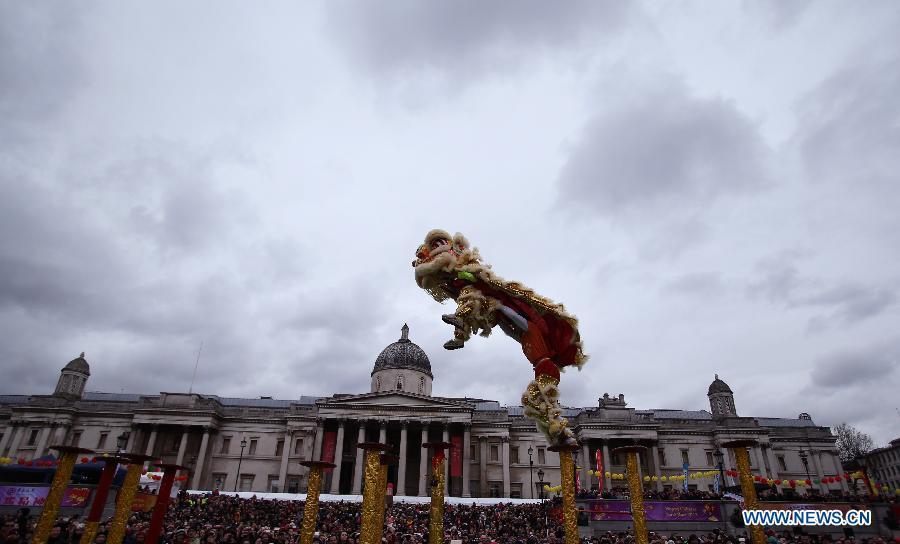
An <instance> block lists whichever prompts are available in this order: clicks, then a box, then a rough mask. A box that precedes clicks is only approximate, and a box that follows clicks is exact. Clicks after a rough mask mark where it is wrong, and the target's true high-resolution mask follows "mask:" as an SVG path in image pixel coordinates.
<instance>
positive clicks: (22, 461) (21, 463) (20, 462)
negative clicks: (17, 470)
mask: <svg viewBox="0 0 900 544" xmlns="http://www.w3.org/2000/svg"><path fill="white" fill-rule="evenodd" d="M18 461H19V464H20V465H24V464H25V459H23V458H22V457H19V459H18Z"/></svg>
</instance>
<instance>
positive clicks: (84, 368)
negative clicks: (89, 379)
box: [63, 351, 91, 376]
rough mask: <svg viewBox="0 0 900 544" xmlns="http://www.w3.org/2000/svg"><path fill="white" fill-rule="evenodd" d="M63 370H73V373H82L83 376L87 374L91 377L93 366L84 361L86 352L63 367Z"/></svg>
mask: <svg viewBox="0 0 900 544" xmlns="http://www.w3.org/2000/svg"><path fill="white" fill-rule="evenodd" d="M63 370H71V371H73V372H80V373H81V374H86V375H88V376H90V375H91V365H89V364H88V362H87V361H86V360H85V359H84V352H83V351H82V352H81V355H79V356H78V357H76V358H74V359H72V360H71V361H69V362H68V364H66V366H64V367H63Z"/></svg>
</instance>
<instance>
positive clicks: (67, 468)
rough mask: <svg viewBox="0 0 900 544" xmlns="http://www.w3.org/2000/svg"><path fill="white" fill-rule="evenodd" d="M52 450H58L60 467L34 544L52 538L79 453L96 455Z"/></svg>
mask: <svg viewBox="0 0 900 544" xmlns="http://www.w3.org/2000/svg"><path fill="white" fill-rule="evenodd" d="M50 449H54V450H57V451H58V452H59V453H60V456H59V465H57V467H56V473H55V474H54V475H53V483H51V484H50V492H49V493H48V494H47V499H46V500H45V501H44V509H43V510H42V511H41V517H40V518H39V519H38V523H37V526H36V527H35V529H34V537H33V538H32V541H31V542H32V543H33V544H45V543H46V542H47V539H48V538H50V531H51V530H52V529H53V525H54V524H55V523H56V515H57V514H59V506H60V504H62V500H63V496H65V494H66V488H67V487H69V480H71V479H72V471H73V470H74V469H75V460H76V459H77V456H78V454H79V453H94V452H93V451H91V450H85V449H81V448H74V447H69V446H51V447H50Z"/></svg>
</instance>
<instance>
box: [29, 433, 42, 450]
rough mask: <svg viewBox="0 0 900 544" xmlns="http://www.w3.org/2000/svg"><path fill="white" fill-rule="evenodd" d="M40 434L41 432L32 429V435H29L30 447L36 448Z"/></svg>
mask: <svg viewBox="0 0 900 544" xmlns="http://www.w3.org/2000/svg"><path fill="white" fill-rule="evenodd" d="M38 432H40V431H39V430H38V429H31V434H30V435H28V445H29V446H34V444H35V442H37V436H38Z"/></svg>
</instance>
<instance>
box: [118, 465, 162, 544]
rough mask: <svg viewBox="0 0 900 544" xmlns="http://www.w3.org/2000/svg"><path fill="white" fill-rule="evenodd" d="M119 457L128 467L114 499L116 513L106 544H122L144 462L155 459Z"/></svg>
mask: <svg viewBox="0 0 900 544" xmlns="http://www.w3.org/2000/svg"><path fill="white" fill-rule="evenodd" d="M120 457H121V458H122V460H123V461H125V462H127V463H129V465H128V470H127V471H126V472H125V479H124V480H123V481H122V487H120V488H119V495H118V497H116V512H115V514H113V519H112V521H111V522H110V524H109V534H108V535H107V537H106V543H107V544H122V539H124V538H125V524H127V523H128V518H129V517H131V504H132V503H133V502H134V494H135V493H137V488H138V484H139V483H140V481H141V470H143V468H144V462H145V461H152V460H154V459H155V458H154V457H150V456H149V455H135V454H125V455H121V456H120Z"/></svg>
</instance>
